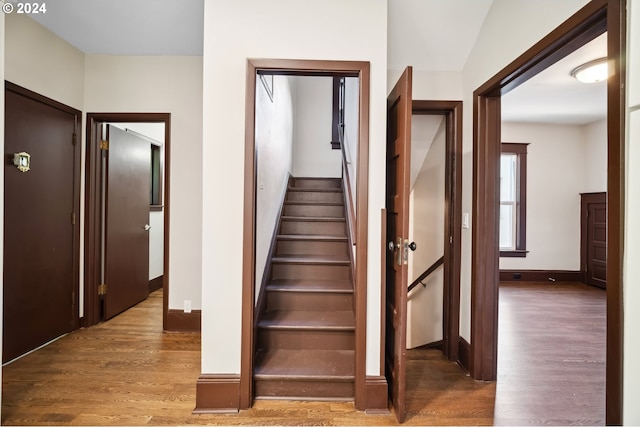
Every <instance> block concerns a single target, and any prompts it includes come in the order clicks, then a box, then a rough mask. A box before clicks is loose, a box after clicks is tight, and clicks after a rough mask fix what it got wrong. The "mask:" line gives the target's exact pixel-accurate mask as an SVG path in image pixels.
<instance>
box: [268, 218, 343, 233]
mask: <svg viewBox="0 0 640 427" xmlns="http://www.w3.org/2000/svg"><path fill="white" fill-rule="evenodd" d="M280 234H311V235H316V236H318V235H325V236H346V227H345V223H344V222H343V221H335V222H334V221H326V222H325V221H282V226H281V227H280Z"/></svg>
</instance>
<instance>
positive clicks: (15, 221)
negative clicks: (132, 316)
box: [2, 89, 80, 362]
mask: <svg viewBox="0 0 640 427" xmlns="http://www.w3.org/2000/svg"><path fill="white" fill-rule="evenodd" d="M27 92H28V91H26V90H24V89H22V90H20V91H19V92H14V91H13V90H7V91H6V93H5V153H4V154H5V161H4V301H3V303H4V305H3V322H4V331H3V335H2V337H3V346H2V350H3V352H2V361H3V362H6V361H8V360H11V359H13V358H15V357H17V356H20V355H22V354H24V353H26V352H28V351H30V350H33V349H34V348H37V347H39V346H40V345H42V344H45V343H47V342H48V341H51V340H52V339H54V338H56V337H59V336H61V335H63V334H65V333H67V332H70V331H71V330H73V329H74V327H75V325H76V323H77V319H78V312H77V311H78V308H77V302H76V301H77V297H76V291H77V286H78V285H77V279H78V273H77V243H76V236H77V231H78V221H77V220H75V221H74V211H77V204H78V203H79V200H78V194H79V193H78V192H77V190H75V188H76V186H77V179H78V178H77V176H76V174H77V173H78V169H79V156H78V155H77V154H78V153H77V150H79V149H80V148H79V146H78V144H77V143H74V140H75V138H74V135H76V123H78V121H79V119H80V112H79V111H76V112H73V111H70V110H72V109H71V108H69V107H66V109H67V110H69V111H65V110H64V109H61V108H58V107H57V106H55V105H56V104H57V103H55V102H54V101H51V100H46V99H45V98H43V97H40V96H39V95H38V96H36V95H35V94H34V96H35V97H31V96H29V94H28V93H27ZM48 101H51V103H47V102H48ZM18 152H26V153H28V154H29V155H30V156H31V157H30V160H31V163H30V169H29V170H28V171H26V172H21V171H20V170H18V168H17V167H16V166H14V164H13V155H14V153H18ZM76 215H77V214H76ZM74 222H75V223H74Z"/></svg>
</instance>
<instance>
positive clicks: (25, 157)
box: [13, 151, 31, 172]
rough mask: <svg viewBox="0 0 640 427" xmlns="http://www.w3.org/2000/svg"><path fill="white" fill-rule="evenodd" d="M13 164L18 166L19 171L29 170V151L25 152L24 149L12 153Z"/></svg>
mask: <svg viewBox="0 0 640 427" xmlns="http://www.w3.org/2000/svg"><path fill="white" fill-rule="evenodd" d="M13 164H14V165H15V166H16V167H17V168H18V170H19V171H20V172H27V171H28V170H29V167H30V166H31V155H30V154H29V153H25V152H24V151H23V152H21V153H14V154H13Z"/></svg>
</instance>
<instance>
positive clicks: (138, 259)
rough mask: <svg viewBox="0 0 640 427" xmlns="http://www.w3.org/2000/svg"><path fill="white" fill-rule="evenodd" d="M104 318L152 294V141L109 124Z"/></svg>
mask: <svg viewBox="0 0 640 427" xmlns="http://www.w3.org/2000/svg"><path fill="white" fill-rule="evenodd" d="M108 140H109V149H108V151H107V153H108V156H107V159H108V160H107V168H106V175H107V176H106V182H107V188H106V225H105V283H106V285H107V290H106V296H105V299H104V318H105V319H109V318H111V317H113V316H115V315H116V314H118V313H120V312H122V311H124V310H126V309H128V308H130V307H132V306H133V305H135V304H137V303H139V302H140V301H142V300H144V299H145V298H147V296H148V295H149V231H148V224H149V203H150V194H151V144H150V143H149V141H146V140H144V139H142V138H140V137H139V136H136V135H134V134H132V133H129V132H125V131H123V130H121V129H119V128H117V127H114V126H112V125H109V126H108Z"/></svg>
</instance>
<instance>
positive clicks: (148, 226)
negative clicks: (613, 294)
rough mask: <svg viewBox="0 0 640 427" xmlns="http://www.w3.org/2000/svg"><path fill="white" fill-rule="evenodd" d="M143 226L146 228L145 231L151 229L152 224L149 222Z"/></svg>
mask: <svg viewBox="0 0 640 427" xmlns="http://www.w3.org/2000/svg"><path fill="white" fill-rule="evenodd" d="M143 228H144V231H149V230H151V226H150V225H149V224H145V225H144V227H143Z"/></svg>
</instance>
